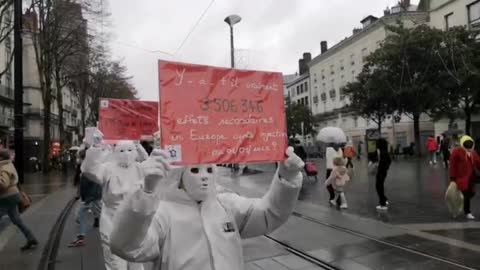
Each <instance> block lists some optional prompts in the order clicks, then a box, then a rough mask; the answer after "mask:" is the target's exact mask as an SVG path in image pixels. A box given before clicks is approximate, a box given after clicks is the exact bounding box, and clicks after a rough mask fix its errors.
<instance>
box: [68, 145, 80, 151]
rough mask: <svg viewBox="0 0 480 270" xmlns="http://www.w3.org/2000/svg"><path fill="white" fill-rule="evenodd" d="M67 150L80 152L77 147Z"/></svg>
mask: <svg viewBox="0 0 480 270" xmlns="http://www.w3.org/2000/svg"><path fill="white" fill-rule="evenodd" d="M69 150H70V151H78V150H80V147H78V146H72V147H70V149H69Z"/></svg>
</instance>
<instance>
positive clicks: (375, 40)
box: [309, 5, 434, 148]
mask: <svg viewBox="0 0 480 270" xmlns="http://www.w3.org/2000/svg"><path fill="white" fill-rule="evenodd" d="M399 20H400V21H401V22H402V23H403V24H404V25H405V26H406V27H413V26H415V25H419V24H425V23H427V20H428V13H427V12H424V11H417V10H416V6H413V5H412V6H410V8H408V10H406V11H405V10H401V9H399V8H398V7H394V8H392V9H391V10H390V9H388V10H386V11H385V13H384V16H383V17H381V18H376V17H374V16H368V17H366V18H365V19H364V20H362V21H361V23H362V28H355V29H354V30H353V34H352V36H350V37H348V38H346V39H344V40H343V41H341V42H340V43H338V44H336V45H335V46H333V47H332V48H329V49H327V50H322V53H321V54H320V55H318V56H317V57H315V58H314V59H313V60H312V61H311V62H310V63H309V69H310V80H311V87H312V100H313V104H312V112H313V114H314V115H315V116H316V117H317V119H318V120H319V127H318V128H319V129H321V128H323V127H326V126H336V127H340V128H342V129H343V130H344V131H345V133H346V134H347V136H348V137H350V139H351V140H352V141H353V142H354V144H358V143H359V142H360V141H364V140H365V136H366V133H367V130H374V129H377V124H376V123H375V122H373V121H371V120H370V119H365V118H363V117H361V116H359V115H356V114H355V113H354V112H352V111H351V110H350V109H349V108H348V104H349V100H348V98H347V97H346V96H345V95H344V93H343V92H342V87H344V86H345V85H346V84H347V83H349V82H353V81H355V80H356V77H357V75H358V74H359V73H360V72H361V71H362V69H363V65H364V62H365V60H366V57H367V56H368V55H369V54H370V53H372V52H374V51H375V50H376V49H378V48H379V47H380V44H381V42H382V41H383V40H384V39H385V37H386V36H387V31H386V29H385V26H386V25H392V24H396V23H397V22H398V21H399ZM420 130H421V137H422V141H424V140H426V138H427V137H428V135H431V134H433V133H434V127H433V124H432V123H431V121H430V120H429V118H428V117H427V116H422V117H421V122H420ZM381 135H382V137H384V138H387V139H388V140H389V141H390V142H391V144H392V145H394V146H399V147H400V148H401V147H407V146H408V145H409V144H410V143H411V142H413V141H415V140H414V132H413V121H412V120H411V119H410V118H408V117H406V116H403V117H401V119H397V121H393V119H388V120H387V121H386V123H383V127H382V134H381ZM422 143H423V142H422Z"/></svg>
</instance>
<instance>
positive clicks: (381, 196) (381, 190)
mask: <svg viewBox="0 0 480 270" xmlns="http://www.w3.org/2000/svg"><path fill="white" fill-rule="evenodd" d="M386 178H387V170H380V169H379V170H378V171H377V181H376V183H375V187H376V189H377V194H378V200H379V203H380V205H381V206H386V205H387V201H388V199H387V196H385V179H386Z"/></svg>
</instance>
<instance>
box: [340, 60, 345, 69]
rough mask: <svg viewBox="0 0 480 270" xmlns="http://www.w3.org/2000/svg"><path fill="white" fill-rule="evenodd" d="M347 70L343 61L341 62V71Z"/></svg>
mask: <svg viewBox="0 0 480 270" xmlns="http://www.w3.org/2000/svg"><path fill="white" fill-rule="evenodd" d="M344 69H345V66H344V65H343V59H342V60H340V70H342V71H343V70H344Z"/></svg>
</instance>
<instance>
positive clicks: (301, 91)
mask: <svg viewBox="0 0 480 270" xmlns="http://www.w3.org/2000/svg"><path fill="white" fill-rule="evenodd" d="M303 92H304V90H303V83H302V84H300V94H303Z"/></svg>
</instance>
